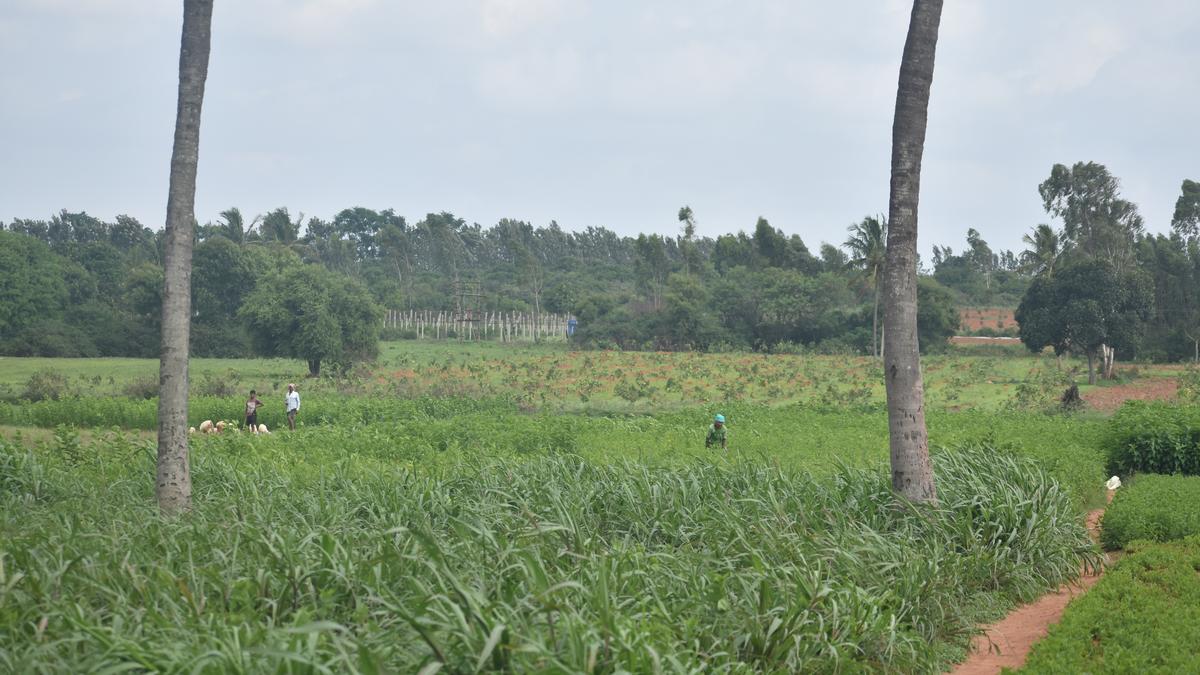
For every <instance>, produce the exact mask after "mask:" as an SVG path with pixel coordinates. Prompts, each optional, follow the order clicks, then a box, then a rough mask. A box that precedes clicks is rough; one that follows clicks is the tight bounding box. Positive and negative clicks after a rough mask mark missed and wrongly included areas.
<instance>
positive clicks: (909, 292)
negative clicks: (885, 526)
mask: <svg viewBox="0 0 1200 675" xmlns="http://www.w3.org/2000/svg"><path fill="white" fill-rule="evenodd" d="M941 16H942V0H914V2H913V10H912V15H911V17H910V19H909V25H908V37H907V38H906V39H905V42H904V56H903V57H902V59H901V62H900V77H899V83H898V85H897V90H896V115H895V119H894V121H893V123H892V177H891V190H890V193H891V194H890V198H889V201H888V211H889V212H888V233H887V255H886V257H885V262H884V270H883V273H884V289H885V292H886V294H887V295H886V305H885V308H884V314H883V327H884V332H885V334H886V335H887V336H888V339H887V345H886V347H885V349H884V363H883V366H884V381H885V384H886V387H887V409H888V435H889V438H890V446H891V447H890V449H891V468H892V489H893V490H895V491H896V492H898V493H899V494H901V495H902V496H904V497H906V498H907V499H910V500H912V501H915V502H936V501H937V488H936V486H935V484H934V480H933V465H932V463H931V462H930V460H929V432H928V430H927V429H926V427H925V391H924V384H923V382H922V379H921V354H920V350H919V344H918V338H917V266H918V264H919V259H918V257H917V206H918V202H919V201H920V192H921V158H922V155H923V154H924V151H925V130H926V127H927V125H928V120H929V90H930V88H931V87H932V86H933V60H934V55H935V53H936V51H937V39H938V26H939V24H940V23H941Z"/></svg>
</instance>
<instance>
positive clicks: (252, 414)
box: [244, 389, 262, 433]
mask: <svg viewBox="0 0 1200 675" xmlns="http://www.w3.org/2000/svg"><path fill="white" fill-rule="evenodd" d="M260 405H262V401H260V400H258V394H257V393H256V392H255V391H254V390H253V389H251V390H250V398H248V399H246V423H245V425H244V426H245V427H246V428H247V429H249V430H250V432H251V433H258V407H259V406H260Z"/></svg>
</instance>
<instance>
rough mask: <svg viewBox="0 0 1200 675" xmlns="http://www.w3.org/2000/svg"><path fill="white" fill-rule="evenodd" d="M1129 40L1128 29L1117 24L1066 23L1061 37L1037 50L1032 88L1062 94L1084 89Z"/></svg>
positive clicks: (1040, 92)
mask: <svg viewBox="0 0 1200 675" xmlns="http://www.w3.org/2000/svg"><path fill="white" fill-rule="evenodd" d="M1128 44H1129V38H1128V36H1127V34H1126V32H1125V30H1123V29H1122V28H1120V27H1118V26H1116V25H1114V24H1109V23H1102V22H1094V23H1092V24H1091V25H1084V26H1076V25H1071V26H1063V31H1062V32H1061V33H1060V34H1059V35H1058V39H1056V40H1054V41H1053V42H1052V43H1048V44H1045V45H1044V46H1043V47H1042V48H1041V49H1038V50H1037V51H1036V53H1037V58H1036V60H1035V62H1034V63H1033V64H1032V66H1033V68H1034V70H1033V73H1032V77H1031V80H1030V83H1029V88H1030V91H1031V92H1032V93H1034V94H1061V93H1065V92H1069V91H1073V90H1077V89H1082V88H1084V87H1086V86H1088V85H1089V84H1091V83H1092V82H1093V81H1095V79H1096V76H1097V74H1099V73H1100V70H1101V69H1102V68H1104V66H1105V65H1107V64H1108V63H1109V62H1110V61H1111V60H1113V59H1114V58H1115V57H1116V56H1118V55H1119V54H1121V52H1123V51H1125V49H1126V47H1127V46H1128Z"/></svg>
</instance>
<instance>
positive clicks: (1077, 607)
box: [1020, 517, 1200, 675]
mask: <svg viewBox="0 0 1200 675" xmlns="http://www.w3.org/2000/svg"><path fill="white" fill-rule="evenodd" d="M1105 520H1106V521H1107V517H1106V518H1105ZM1197 570H1200V536H1190V537H1187V538H1186V539H1183V540H1180V541H1176V542H1173V543H1168V544H1135V545H1133V546H1131V547H1130V549H1129V555H1127V556H1126V557H1124V558H1122V559H1121V560H1120V561H1119V562H1118V563H1117V564H1116V565H1115V566H1114V567H1113V568H1111V569H1110V570H1108V572H1107V573H1106V574H1105V575H1104V578H1103V579H1101V580H1100V581H1099V582H1098V583H1097V584H1096V585H1095V586H1094V587H1093V588H1092V589H1091V590H1090V591H1088V593H1087V594H1086V595H1084V596H1083V597H1081V598H1078V599H1076V600H1074V601H1073V602H1072V603H1071V604H1070V605H1068V606H1067V611H1066V613H1064V614H1063V617H1062V620H1061V621H1060V622H1059V623H1058V624H1056V625H1054V626H1051V627H1050V633H1049V635H1047V636H1046V637H1045V638H1044V639H1042V640H1041V641H1040V642H1038V643H1037V644H1036V645H1035V646H1034V649H1033V651H1032V652H1031V653H1030V655H1029V659H1028V660H1027V661H1026V664H1025V667H1024V668H1023V669H1022V670H1021V671H1020V672H1022V673H1029V674H1037V673H1045V674H1046V675H1058V674H1059V673H1096V674H1097V675H1099V674H1101V673H1114V674H1116V673H1194V672H1196V670H1197V662H1196V645H1197V644H1200V574H1197Z"/></svg>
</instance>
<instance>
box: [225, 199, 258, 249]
mask: <svg viewBox="0 0 1200 675" xmlns="http://www.w3.org/2000/svg"><path fill="white" fill-rule="evenodd" d="M256 222H258V219H257V218H255V219H254V222H252V223H250V227H251V228H253V227H254V223H256ZM215 231H216V233H217V234H219V235H221V236H223V237H225V238H226V239H228V240H229V241H232V242H233V243H235V244H237V245H239V246H240V245H242V244H244V243H246V233H247V232H246V221H245V220H244V219H243V218H242V211H241V209H239V208H237V207H236V206H235V207H233V208H231V209H226V210H225V211H222V212H221V222H220V223H217V227H216V230H215Z"/></svg>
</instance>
